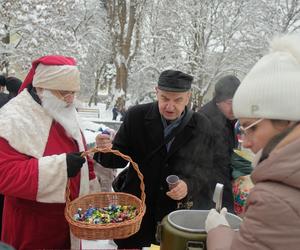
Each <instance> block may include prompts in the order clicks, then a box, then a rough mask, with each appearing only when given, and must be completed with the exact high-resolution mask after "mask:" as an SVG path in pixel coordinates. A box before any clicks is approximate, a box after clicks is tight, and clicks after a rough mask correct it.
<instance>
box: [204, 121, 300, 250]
mask: <svg viewBox="0 0 300 250" xmlns="http://www.w3.org/2000/svg"><path fill="white" fill-rule="evenodd" d="M251 178H252V180H253V182H254V184H255V187H254V188H253V189H252V190H251V192H250V194H249V196H248V200H247V205H246V212H245V217H244V220H243V223H242V224H241V227H240V230H239V232H234V231H233V230H232V229H230V228H229V227H226V226H219V227H217V228H215V229H212V230H211V231H210V232H209V233H208V237H207V249H208V250H217V249H218V250H227V249H232V250H233V249H234V250H246V249H255V250H256V249H257V250H264V249H269V250H276V249H278V250H293V249H295V250H296V249H297V250H298V249H300V126H298V127H296V128H295V129H294V130H293V131H292V132H291V133H290V134H289V135H288V136H287V137H286V138H284V140H283V141H281V142H280V143H279V144H278V145H277V146H276V148H275V149H274V150H273V151H272V152H271V154H270V156H269V158H268V159H266V160H264V161H263V162H261V163H259V164H258V165H257V166H256V168H255V169H254V171H253V173H252V175H251Z"/></svg>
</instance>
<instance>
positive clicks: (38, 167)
mask: <svg viewBox="0 0 300 250" xmlns="http://www.w3.org/2000/svg"><path fill="white" fill-rule="evenodd" d="M0 149H1V150H0V192H1V193H3V194H4V195H8V196H14V197H17V198H22V199H28V200H35V201H39V202H52V203H64V202H65V188H66V185H67V180H68V166H67V159H66V158H67V154H65V153H63V154H58V155H52V156H44V157H41V158H39V159H37V158H34V157H30V156H28V155H24V154H21V153H19V152H18V151H16V150H15V149H13V148H12V147H11V146H10V145H9V144H8V143H7V141H6V140H5V139H3V138H0ZM73 158H76V157H73ZM80 161H81V159H80ZM75 162H76V163H77V158H76V159H75ZM82 164H83V163H82ZM82 164H79V165H78V168H77V169H72V171H71V172H73V173H76V174H77V173H78V171H80V168H81V166H82ZM69 172H70V171H69Z"/></svg>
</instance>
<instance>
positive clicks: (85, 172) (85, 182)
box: [75, 133, 90, 196]
mask: <svg viewBox="0 0 300 250" xmlns="http://www.w3.org/2000/svg"><path fill="white" fill-rule="evenodd" d="M75 140H76V141H77V143H78V147H79V151H84V150H85V148H84V145H83V141H82V135H81V133H80V138H75ZM89 179H90V178H89V167H88V163H87V161H86V162H85V163H84V164H83V166H82V168H81V170H80V192H79V196H83V195H86V194H88V193H89V192H90V190H89Z"/></svg>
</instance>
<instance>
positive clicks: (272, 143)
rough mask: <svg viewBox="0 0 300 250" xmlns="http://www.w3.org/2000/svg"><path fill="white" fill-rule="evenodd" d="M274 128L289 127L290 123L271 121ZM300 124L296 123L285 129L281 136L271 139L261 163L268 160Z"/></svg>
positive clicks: (265, 148)
mask: <svg viewBox="0 0 300 250" xmlns="http://www.w3.org/2000/svg"><path fill="white" fill-rule="evenodd" d="M270 121H271V123H272V124H273V126H274V127H275V128H276V127H277V128H278V127H279V126H280V127H282V126H284V125H285V126H287V125H288V123H289V122H290V121H287V120H275V119H272V120H270ZM299 124H300V121H299V122H296V123H295V124H293V125H292V126H288V127H286V128H285V129H283V130H282V131H281V132H280V133H279V134H277V135H275V136H274V137H272V138H271V140H270V141H269V142H268V143H267V145H266V146H265V147H264V149H263V152H262V155H261V158H260V160H259V161H260V162H262V161H263V160H265V159H267V158H268V157H269V154H270V153H271V152H272V150H273V149H274V148H275V147H276V146H277V145H278V143H279V142H281V141H282V140H283V139H284V138H285V137H286V136H287V135H288V134H289V133H290V132H291V131H292V130H293V129H294V128H295V127H296V126H297V125H299Z"/></svg>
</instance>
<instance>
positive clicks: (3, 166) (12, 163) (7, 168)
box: [0, 138, 38, 200]
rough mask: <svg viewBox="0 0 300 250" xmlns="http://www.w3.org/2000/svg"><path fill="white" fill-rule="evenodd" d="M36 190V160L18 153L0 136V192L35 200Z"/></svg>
mask: <svg viewBox="0 0 300 250" xmlns="http://www.w3.org/2000/svg"><path fill="white" fill-rule="evenodd" d="M37 190H38V160H37V159H36V158H33V157H29V156H27V155H24V154H21V153H19V152H18V151H16V150H14V149H13V148H12V147H11V146H10V145H9V144H8V142H7V141H6V140H4V139H3V138H0V192H1V193H3V194H4V195H9V196H14V197H18V198H22V199H28V200H36V195H37Z"/></svg>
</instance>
